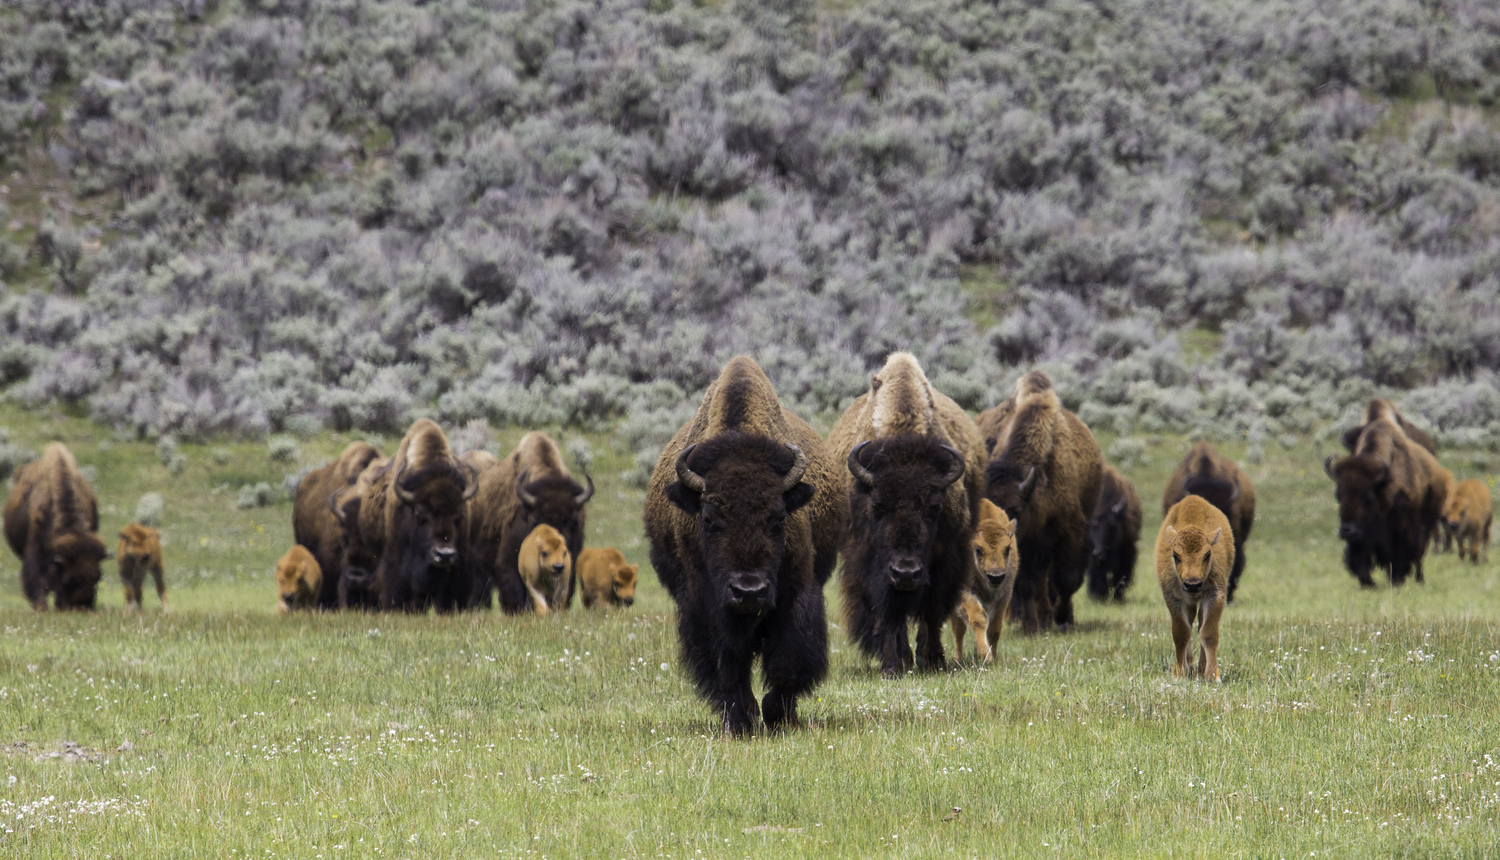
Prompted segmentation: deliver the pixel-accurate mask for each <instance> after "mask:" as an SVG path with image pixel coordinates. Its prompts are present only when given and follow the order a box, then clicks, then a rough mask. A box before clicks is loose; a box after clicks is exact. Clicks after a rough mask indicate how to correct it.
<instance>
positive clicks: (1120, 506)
mask: <svg viewBox="0 0 1500 860" xmlns="http://www.w3.org/2000/svg"><path fill="white" fill-rule="evenodd" d="M1109 510H1110V513H1113V514H1115V515H1117V516H1118V515H1119V514H1123V513H1125V500H1124V499H1121V500H1119V501H1118V502H1115V506H1114V507H1113V508H1110V509H1109Z"/></svg>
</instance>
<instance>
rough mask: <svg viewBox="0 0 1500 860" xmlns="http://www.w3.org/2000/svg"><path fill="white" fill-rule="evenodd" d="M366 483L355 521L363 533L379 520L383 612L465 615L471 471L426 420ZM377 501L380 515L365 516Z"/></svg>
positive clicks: (473, 484)
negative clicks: (367, 525) (462, 611)
mask: <svg viewBox="0 0 1500 860" xmlns="http://www.w3.org/2000/svg"><path fill="white" fill-rule="evenodd" d="M371 478H372V480H371V481H370V485H369V489H370V495H369V496H366V497H365V498H363V499H361V500H360V501H361V505H362V510H361V511H360V515H359V518H360V520H361V525H362V528H363V526H364V524H365V523H366V522H368V521H370V520H372V519H373V518H374V515H378V514H383V515H384V524H383V527H382V528H381V529H380V536H381V538H382V545H381V548H380V553H379V556H380V562H379V565H378V567H377V568H376V573H375V578H376V580H377V581H378V582H379V584H380V606H381V608H382V609H387V610H395V609H399V610H403V611H405V612H422V611H424V610H425V609H427V607H429V606H432V607H435V608H436V609H437V610H438V611H439V612H452V611H454V610H456V609H461V608H463V607H465V606H466V605H467V602H468V599H469V593H470V589H469V579H468V575H467V574H468V569H467V568H466V567H465V566H464V564H463V558H462V555H463V544H464V541H463V535H464V528H465V526H466V521H465V515H466V510H467V507H468V502H469V499H470V498H471V497H472V496H473V495H474V492H475V490H477V489H478V486H479V485H478V483H477V482H476V481H475V480H474V474H473V470H471V469H470V468H469V467H468V465H466V464H464V463H463V462H461V461H460V460H459V459H458V457H456V456H455V455H454V454H453V449H451V448H450V447H448V438H447V437H446V436H444V435H443V431H442V428H440V427H438V425H437V424H436V423H435V422H433V421H431V420H428V419H426V418H423V419H421V420H419V421H417V422H416V423H415V424H413V425H412V426H411V429H410V430H408V431H406V437H405V438H404V439H402V440H401V447H400V448H398V449H397V450H396V455H395V456H394V457H392V458H391V461H390V463H389V464H387V465H386V467H385V468H384V469H383V470H381V471H380V472H378V473H375V474H373V475H372V476H371ZM356 486H357V484H356ZM374 496H381V497H383V505H381V507H383V510H381V511H378V512H376V511H372V510H370V509H369V508H370V507H371V501H372V497H374Z"/></svg>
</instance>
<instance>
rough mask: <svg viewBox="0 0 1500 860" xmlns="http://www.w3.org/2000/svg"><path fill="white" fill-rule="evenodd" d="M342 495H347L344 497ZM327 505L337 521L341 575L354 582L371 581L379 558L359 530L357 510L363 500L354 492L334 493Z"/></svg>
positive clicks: (361, 505)
mask: <svg viewBox="0 0 1500 860" xmlns="http://www.w3.org/2000/svg"><path fill="white" fill-rule="evenodd" d="M344 496H347V498H345V497H344ZM329 507H331V508H332V509H333V514H334V516H335V517H337V518H338V521H339V526H340V528H339V542H340V550H339V551H340V554H341V555H342V557H343V562H344V563H343V575H344V576H345V577H348V578H349V579H351V580H352V581H354V582H373V581H374V579H375V567H376V565H377V564H379V562H380V560H379V559H378V558H376V556H375V551H374V550H373V549H371V548H370V547H369V546H368V545H367V544H366V543H365V541H364V535H363V533H362V532H360V530H359V510H360V508H361V507H363V502H362V501H361V499H360V497H359V495H358V494H356V493H347V494H345V493H343V492H342V491H340V492H339V493H334V494H333V498H331V499H330V500H329Z"/></svg>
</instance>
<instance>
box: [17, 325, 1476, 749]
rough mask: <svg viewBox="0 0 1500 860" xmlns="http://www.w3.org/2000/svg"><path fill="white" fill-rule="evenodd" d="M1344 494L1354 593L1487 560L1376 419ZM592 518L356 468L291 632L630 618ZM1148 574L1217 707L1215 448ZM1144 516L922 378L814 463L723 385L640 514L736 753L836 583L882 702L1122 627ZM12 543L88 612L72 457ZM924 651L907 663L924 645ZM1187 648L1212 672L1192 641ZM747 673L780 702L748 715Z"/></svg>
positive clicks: (298, 511) (1007, 408)
mask: <svg viewBox="0 0 1500 860" xmlns="http://www.w3.org/2000/svg"><path fill="white" fill-rule="evenodd" d="M1342 441H1343V444H1344V446H1345V448H1347V451H1348V453H1347V454H1346V455H1344V456H1342V457H1340V456H1332V457H1329V458H1328V460H1327V461H1326V462H1325V464H1324V467H1325V470H1326V471H1327V473H1328V475H1329V476H1330V477H1331V478H1332V479H1333V482H1334V486H1335V495H1336V497H1337V500H1338V508H1339V536H1340V538H1341V539H1342V540H1343V541H1344V543H1345V551H1344V561H1345V564H1346V565H1347V567H1348V569H1349V571H1350V573H1352V574H1353V575H1354V576H1355V577H1356V578H1357V579H1358V580H1359V582H1360V584H1361V585H1364V586H1373V585H1374V584H1375V582H1374V578H1373V572H1374V570H1375V568H1376V567H1377V566H1378V567H1379V568H1381V569H1383V570H1384V571H1385V572H1386V575H1387V576H1388V578H1389V580H1390V582H1391V583H1392V584H1393V585H1399V584H1401V583H1402V582H1403V581H1404V580H1405V579H1406V578H1407V577H1408V576H1409V575H1411V574H1413V573H1414V574H1415V576H1416V579H1417V581H1418V582H1421V581H1422V580H1423V571H1422V559H1423V556H1424V554H1425V552H1426V550H1427V548H1428V547H1429V546H1442V547H1449V546H1451V545H1452V544H1453V543H1455V542H1456V543H1457V545H1458V552H1459V556H1460V558H1467V559H1469V560H1472V561H1474V562H1475V563H1478V562H1479V561H1480V560H1481V559H1484V560H1487V559H1488V553H1489V531H1490V524H1491V513H1490V511H1491V503H1490V495H1489V491H1488V489H1487V488H1486V487H1485V485H1484V483H1483V482H1481V481H1477V480H1467V481H1464V482H1462V483H1456V482H1455V480H1454V477H1453V475H1452V473H1450V472H1449V471H1448V470H1447V469H1445V468H1443V467H1442V466H1441V465H1440V464H1439V463H1438V460H1437V458H1436V455H1435V452H1434V447H1433V444H1432V440H1431V438H1430V437H1428V436H1427V435H1426V434H1425V433H1423V432H1422V431H1421V430H1420V429H1418V428H1417V427H1415V426H1414V425H1412V424H1411V423H1410V422H1408V421H1407V420H1406V419H1405V418H1404V417H1403V416H1401V414H1400V413H1399V412H1398V411H1397V410H1396V409H1395V407H1394V406H1392V405H1391V404H1390V403H1389V402H1387V401H1385V400H1379V399H1376V400H1372V401H1371V402H1370V404H1369V406H1368V408H1367V409H1366V412H1365V415H1364V421H1363V423H1362V424H1361V425H1360V426H1358V427H1354V428H1351V429H1349V430H1348V431H1347V432H1346V433H1345V434H1344V435H1343V437H1342ZM593 494H594V482H593V479H592V478H590V477H589V475H588V474H587V473H586V472H585V473H584V475H583V480H582V482H580V481H578V480H577V479H576V478H575V477H574V476H573V474H572V473H570V472H569V471H568V469H567V468H566V467H565V466H564V465H563V460H562V456H561V452H560V451H559V450H558V447H557V445H556V443H555V442H553V441H552V439H550V438H549V437H548V436H547V435H545V434H543V433H539V432H533V433H528V434H527V435H526V436H524V437H523V438H522V439H521V441H520V442H519V443H518V444H517V446H516V448H515V450H514V451H512V452H511V453H510V454H509V455H508V456H506V457H505V458H504V459H499V458H496V457H494V456H492V455H490V454H488V453H486V452H483V451H473V452H469V453H468V454H465V455H463V456H459V455H458V454H456V453H455V451H454V450H453V448H452V447H451V446H450V445H449V442H448V439H447V437H446V436H445V435H444V433H443V430H442V428H440V427H439V426H438V425H437V424H436V423H434V422H432V421H430V420H426V419H423V420H419V421H417V422H416V423H415V424H413V425H412V426H411V428H410V429H409V430H408V431H407V433H406V435H405V437H404V438H403V439H402V440H401V443H400V445H399V446H398V447H397V449H396V450H395V452H393V453H392V455H391V456H389V457H386V456H383V455H382V454H381V452H380V451H379V450H377V449H376V448H374V447H372V446H370V445H368V444H365V443H362V442H356V443H353V444H351V445H349V446H348V447H347V448H346V449H345V450H344V451H343V453H342V454H341V455H340V456H339V458H338V459H337V460H335V461H334V462H333V463H330V464H329V465H327V466H324V467H323V468H321V469H318V470H315V471H313V472H311V473H309V474H308V475H307V476H306V477H305V478H304V479H303V480H302V482H301V484H300V486H299V487H298V490H297V493H296V496H295V499H294V505H293V532H294V536H295V539H296V543H297V545H296V546H294V547H293V548H292V549H291V550H290V551H288V552H287V554H286V555H285V556H283V557H282V559H281V560H280V561H279V562H278V563H277V566H276V588H277V597H278V605H279V608H280V610H281V611H282V612H290V611H294V610H299V609H323V610H335V609H370V610H377V609H378V610H386V611H402V612H425V611H427V610H428V609H429V608H431V609H434V610H436V611H438V612H454V611H460V610H470V609H482V608H487V607H490V606H491V605H492V604H493V602H494V601H495V600H496V599H497V598H498V603H499V606H500V608H501V609H502V610H503V611H505V612H507V613H512V614H514V613H522V612H533V613H536V614H538V615H544V614H548V613H549V612H557V611H560V610H565V609H567V608H568V607H569V606H570V605H571V604H572V601H573V599H574V596H575V594H576V593H577V592H578V591H580V590H581V591H582V600H583V603H584V605H585V606H595V605H599V604H601V603H602V604H608V605H611V606H622V605H623V606H629V605H631V603H632V602H633V601H634V596H635V586H636V575H637V571H638V567H637V565H634V564H630V563H628V562H627V560H626V558H625V557H624V555H623V554H621V553H620V552H619V551H618V550H615V549H608V548H602V549H601V548H585V547H584V545H583V544H584V524H585V511H586V506H587V504H588V502H589V500H590V499H591V498H592V497H593ZM1162 510H1163V513H1164V514H1165V518H1164V520H1163V522H1162V525H1161V529H1160V531H1159V532H1158V534H1157V538H1156V544H1155V552H1154V556H1153V561H1154V564H1155V567H1156V573H1157V580H1158V583H1159V585H1160V586H1161V590H1162V595H1163V599H1164V600H1165V602H1166V605H1167V608H1168V612H1169V615H1170V618H1171V623H1172V637H1173V643H1174V645H1175V648H1176V660H1175V663H1174V670H1173V671H1174V674H1175V675H1191V674H1197V675H1199V676H1202V677H1204V678H1207V679H1210V680H1218V678H1219V669H1218V659H1217V657H1218V653H1217V652H1218V642H1219V638H1218V633H1219V622H1220V619H1221V617H1222V615H1223V612H1224V609H1225V605H1226V604H1227V603H1229V602H1231V601H1233V599H1234V594H1235V590H1236V588H1237V587H1238V585H1239V582H1240V579H1241V577H1242V575H1243V573H1244V570H1245V557H1246V556H1245V542H1246V540H1247V539H1248V538H1249V536H1250V532H1251V529H1252V527H1253V526H1254V523H1255V487H1254V485H1253V484H1252V482H1251V480H1250V477H1249V475H1247V474H1246V473H1245V471H1244V470H1243V469H1241V468H1240V467H1239V466H1238V465H1237V464H1236V463H1234V462H1233V461H1232V460H1230V459H1228V458H1226V457H1224V456H1223V455H1221V454H1219V453H1218V452H1217V451H1215V450H1214V449H1213V447H1212V446H1210V445H1208V444H1207V443H1205V442H1199V443H1197V444H1196V445H1194V446H1193V448H1192V449H1191V451H1189V452H1188V454H1187V456H1186V457H1184V458H1183V460H1182V461H1181V463H1179V464H1178V466H1177V468H1176V470H1175V471H1174V472H1173V473H1172V475H1171V477H1170V478H1169V480H1168V481H1167V484H1166V487H1165V489H1164V492H1163V496H1162ZM1141 521H1142V509H1141V500H1140V495H1139V493H1138V492H1137V491H1136V488H1135V487H1134V486H1132V485H1131V483H1130V482H1129V481H1128V480H1126V479H1125V478H1124V477H1123V476H1122V475H1121V474H1120V473H1119V472H1118V471H1117V470H1116V469H1114V468H1113V467H1111V466H1110V465H1108V464H1107V463H1105V462H1104V457H1103V455H1102V454H1101V452H1100V450H1099V446H1098V445H1097V444H1096V442H1095V441H1094V437H1093V434H1092V433H1090V431H1089V429H1088V428H1087V427H1086V426H1085V425H1084V424H1083V422H1081V421H1080V420H1079V419H1078V417H1077V416H1076V415H1074V414H1073V413H1072V412H1070V411H1068V410H1067V409H1066V408H1064V406H1063V404H1062V401H1061V400H1060V399H1059V397H1058V394H1057V392H1056V391H1055V390H1054V389H1053V386H1052V383H1051V381H1050V380H1049V379H1048V378H1047V376H1046V375H1045V374H1043V373H1041V372H1036V371H1033V372H1031V373H1028V374H1026V375H1024V376H1022V377H1021V379H1020V380H1019V382H1018V383H1017V384H1016V388H1015V393H1014V394H1013V395H1012V396H1011V397H1008V398H1006V399H1005V401H1003V402H1002V403H1000V404H998V405H997V406H995V407H994V408H992V409H988V410H986V411H984V412H983V413H981V414H980V415H979V417H978V419H971V418H970V417H969V416H968V414H967V413H965V412H964V410H963V409H962V408H961V407H959V406H958V405H957V404H956V403H955V402H954V401H953V400H951V399H950V398H948V397H946V396H945V395H943V394H942V393H941V392H940V391H938V390H937V389H936V388H935V387H934V386H933V384H932V383H931V381H929V380H928V378H927V376H926V375H925V374H924V373H923V371H922V368H921V366H920V365H919V364H918V362H917V360H916V358H914V357H913V356H911V355H910V354H907V353H895V354H893V355H891V356H890V357H889V359H888V360H887V362H886V364H885V366H884V367H883V368H881V370H880V371H879V372H878V373H876V374H874V376H873V377H872V378H871V380H870V386H869V389H868V390H867V391H866V392H865V393H864V394H862V395H861V396H860V397H858V398H857V399H856V400H855V401H854V402H853V404H852V405H850V407H849V408H848V410H847V411H846V412H845V413H844V414H843V416H842V417H841V418H839V420H838V422H837V423H836V424H835V426H834V428H833V430H832V432H831V433H830V434H829V437H828V438H827V439H826V440H825V439H823V438H822V437H821V436H820V435H819V434H818V433H817V431H815V430H814V429H813V428H812V427H811V426H810V425H809V424H808V423H807V422H806V421H804V420H803V419H801V418H800V417H798V416H797V415H796V414H794V413H793V412H792V411H790V410H789V409H787V408H786V407H784V406H783V405H782V404H781V402H780V400H779V399H778V397H777V395H776V391H775V389H774V388H773V387H772V385H771V381H770V379H769V378H768V377H767V376H766V374H765V373H764V372H763V371H762V370H761V368H760V367H759V365H757V364H756V363H755V362H754V361H753V360H752V359H750V358H747V357H739V358H735V359H733V360H732V361H730V362H729V363H728V364H727V365H726V366H725V367H724V369H723V371H722V372H721V373H720V375H719V377H718V379H717V380H715V381H714V382H713V384H712V385H710V386H709V388H708V390H707V393H706V394H705V395H704V397H703V401H702V403H701V405H700V406H699V409H698V411H697V413H696V414H695V415H694V416H693V418H692V419H691V420H690V421H688V422H687V423H686V424H684V425H683V426H682V427H681V428H680V429H679V430H678V431H677V433H676V435H675V436H673V438H672V440H671V441H670V442H669V443H668V444H667V445H666V447H665V448H664V449H663V450H662V453H661V456H660V459H659V460H658V461H657V463H656V468H655V470H654V471H653V473H652V475H651V479H650V483H649V486H648V488H647V492H646V500H645V532H646V538H647V540H648V542H649V544H650V554H651V563H652V566H653V567H654V568H655V570H656V575H657V578H658V579H659V580H660V582H661V584H662V585H663V586H664V587H665V588H666V591H667V593H668V594H669V595H670V596H671V598H672V600H673V601H674V602H675V603H676V605H677V626H678V633H679V639H680V644H681V649H682V657H683V663H684V665H685V666H686V668H687V670H688V673H689V675H690V676H691V678H692V681H693V683H694V685H695V686H696V688H697V689H698V691H699V693H700V694H702V695H703V696H704V697H705V698H706V699H707V700H708V701H709V702H710V703H711V704H712V706H713V707H714V708H715V709H716V710H717V711H718V713H719V714H720V715H721V717H722V720H723V725H724V728H725V730H726V731H728V732H730V733H732V734H743V733H746V732H749V731H751V730H753V729H754V728H755V726H756V725H757V724H758V723H759V722H762V721H763V722H764V723H765V725H766V726H768V727H772V728H775V727H778V726H784V725H790V724H795V723H796V722H797V700H798V699H799V698H800V697H801V696H803V695H805V694H806V693H808V691H810V690H811V689H812V688H813V687H814V686H816V685H817V684H818V683H819V682H820V681H821V680H822V679H823V677H824V675H825V674H826V673H827V671H828V623H827V621H826V619H825V612H824V603H823V590H824V586H825V584H826V583H827V582H828V580H829V578H830V577H831V576H832V575H833V572H834V568H835V566H836V565H837V562H838V560H839V558H840V557H842V559H843V570H842V573H841V576H840V583H839V591H840V595H841V598H842V604H843V607H842V608H843V616H844V622H845V625H846V629H847V632H848V636H849V637H850V639H851V640H852V642H853V643H854V644H855V645H856V646H857V647H858V648H859V649H860V651H862V652H863V653H864V654H866V655H867V656H869V657H871V658H874V659H876V660H878V661H879V663H880V671H881V673H882V674H883V675H885V676H887V677H890V676H894V675H897V674H901V673H904V672H906V671H908V670H911V669H913V668H919V669H927V670H933V669H940V668H942V667H943V666H944V665H945V662H946V661H945V656H944V648H943V642H942V636H941V633H942V629H943V627H944V625H945V623H946V624H947V625H949V626H951V628H952V631H953V639H954V643H955V646H957V647H961V646H962V643H963V638H964V635H965V632H966V631H969V632H972V633H973V636H974V648H975V655H976V657H977V658H978V659H979V660H981V661H987V660H990V659H992V655H993V652H994V648H995V645H996V642H997V638H998V636H999V633H1000V630H1001V626H1002V625H1003V624H1004V623H1005V621H1006V620H1007V619H1010V620H1012V621H1014V622H1015V623H1016V624H1018V625H1019V626H1020V628H1021V630H1022V631H1023V632H1025V633H1034V632H1036V631H1038V630H1040V629H1042V628H1043V627H1046V626H1048V625H1056V626H1058V627H1060V628H1063V629H1067V628H1070V627H1071V626H1072V625H1073V623H1074V612H1073V597H1074V595H1075V594H1076V593H1077V592H1078V590H1079V589H1080V588H1081V587H1083V586H1084V585H1085V583H1087V587H1088V592H1089V594H1090V595H1091V596H1092V597H1094V598H1096V599H1099V600H1114V601H1122V600H1123V599H1124V593H1125V590H1126V589H1127V588H1128V587H1129V585H1130V583H1131V579H1132V575H1133V573H1134V570H1135V566H1136V559H1137V544H1138V543H1139V540H1140V532H1141ZM4 527H5V536H6V540H7V541H8V542H9V544H10V546H11V548H12V549H13V550H14V551H15V553H16V555H17V556H18V557H19V558H20V559H21V564H22V569H21V585H22V590H23V591H24V593H25V595H26V598H27V600H28V601H30V602H31V604H32V605H33V606H34V607H35V608H37V609H44V608H46V606H47V597H48V595H49V594H51V595H53V600H54V602H55V605H56V607H57V608H58V609H72V608H85V609H86V608H92V607H93V606H94V603H95V596H96V593H97V590H98V583H99V578H100V565H101V562H103V561H104V560H105V559H107V558H109V557H111V555H110V552H109V550H108V549H107V548H106V547H105V545H104V542H103V541H102V540H101V539H100V537H99V535H98V528H99V516H98V502H97V499H96V498H95V495H94V491H93V488H92V487H91V486H90V484H89V481H88V480H87V479H86V478H85V476H84V475H83V473H82V472H81V471H80V470H79V467H78V464H77V462H76V461H75V460H74V459H73V455H72V454H71V453H70V452H69V451H68V449H67V448H66V447H65V446H63V445H62V444H60V443H53V444H50V445H48V446H47V448H46V450H45V452H44V453H43V455H42V457H41V458H40V459H39V460H37V461H35V462H33V463H30V464H28V465H27V466H25V467H23V468H22V469H21V470H20V471H19V472H18V473H17V475H16V479H15V482H14V486H13V487H12V489H11V492H10V495H9V498H8V500H7V501H6V504H5V509H4ZM115 557H116V558H117V559H118V562H119V569H120V576H121V580H122V582H123V584H124V588H125V592H126V597H127V602H128V604H129V606H130V607H131V608H133V609H136V610H139V608H140V604H141V594H142V586H143V585H144V580H145V577H146V575H147V574H148V573H149V574H150V575H151V576H152V577H153V579H154V581H155V585H156V589H157V594H158V596H159V597H160V599H161V601H162V606H163V608H165V607H166V591H165V586H164V584H163V579H162V567H161V544H160V541H159V539H158V536H157V534H156V532H155V531H154V530H153V529H149V528H145V527H144V526H140V525H130V526H127V527H126V528H125V530H124V531H122V532H121V534H120V543H119V547H118V550H117V552H116V553H115ZM913 622H914V623H915V625H916V639H915V649H914V648H913V643H912V641H911V639H910V628H911V624H912V623H913ZM1194 625H1196V626H1197V629H1198V638H1199V642H1200V645H1199V654H1198V659H1197V661H1196V663H1197V665H1196V667H1195V666H1194V665H1193V663H1194V661H1193V660H1192V659H1191V657H1192V649H1191V642H1190V639H1191V638H1192V636H1191V633H1192V628H1193V626H1194ZM756 658H759V661H760V672H761V676H762V681H763V685H762V686H763V688H764V689H765V691H766V692H765V695H764V696H763V697H762V698H761V699H760V700H759V701H757V700H756V698H755V696H754V694H753V687H752V683H751V682H752V673H753V670H754V666H755V662H756Z"/></svg>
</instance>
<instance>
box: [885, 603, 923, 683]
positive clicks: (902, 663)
mask: <svg viewBox="0 0 1500 860" xmlns="http://www.w3.org/2000/svg"><path fill="white" fill-rule="evenodd" d="M876 635H878V636H879V637H880V674H881V677H884V678H894V677H896V676H897V675H900V674H902V673H904V672H906V671H907V670H908V669H910V668H911V667H912V666H913V665H914V664H915V662H916V661H915V660H913V659H912V653H911V640H910V639H909V638H908V635H907V632H906V617H905V616H897V617H896V618H895V619H894V620H892V619H889V618H886V619H882V620H881V622H880V629H879V630H878V631H876Z"/></svg>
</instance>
